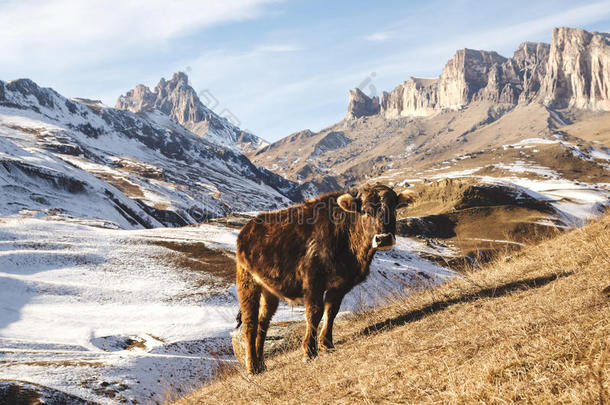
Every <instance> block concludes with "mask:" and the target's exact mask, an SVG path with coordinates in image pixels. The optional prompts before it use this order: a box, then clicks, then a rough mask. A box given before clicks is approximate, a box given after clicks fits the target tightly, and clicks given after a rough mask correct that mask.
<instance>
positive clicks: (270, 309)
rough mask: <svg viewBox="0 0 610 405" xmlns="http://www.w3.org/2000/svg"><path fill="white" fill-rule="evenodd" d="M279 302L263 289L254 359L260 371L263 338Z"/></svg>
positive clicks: (262, 361) (262, 357) (262, 365)
mask: <svg viewBox="0 0 610 405" xmlns="http://www.w3.org/2000/svg"><path fill="white" fill-rule="evenodd" d="M279 302H280V300H279V298H278V297H276V296H275V295H274V294H272V293H271V292H269V290H266V289H264V288H263V291H262V294H261V300H260V309H259V311H258V335H257V337H256V358H257V360H258V365H257V366H258V368H259V370H260V371H263V370H265V368H266V367H265V358H264V355H263V351H264V346H265V338H266V337H267V330H268V329H269V323H270V322H271V317H273V314H275V311H276V310H277V306H278V304H279Z"/></svg>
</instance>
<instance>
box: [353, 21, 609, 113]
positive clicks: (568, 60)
mask: <svg viewBox="0 0 610 405" xmlns="http://www.w3.org/2000/svg"><path fill="white" fill-rule="evenodd" d="M609 41H610V35H609V34H605V33H589V32H587V31H584V30H582V29H571V28H556V29H554V30H553V41H552V44H551V45H549V44H544V43H533V42H524V43H522V44H521V45H520V46H519V48H518V49H517V50H516V51H515V53H514V55H513V57H512V58H505V57H503V56H501V55H499V54H497V53H496V52H489V51H478V50H472V49H462V50H459V51H457V52H456V53H455V55H454V57H453V58H452V59H451V60H449V62H447V64H446V65H445V68H444V69H443V71H442V73H441V74H440V76H439V77H438V78H434V79H420V78H414V77H411V78H410V79H409V80H407V81H406V82H404V83H402V84H401V85H399V86H398V87H396V88H395V89H394V90H392V91H391V92H389V93H387V92H383V93H382V96H381V100H379V101H378V100H377V99H376V98H370V97H367V96H366V95H365V94H364V93H362V92H361V91H360V90H359V89H355V90H352V91H350V103H349V107H348V113H347V117H346V118H348V119H350V118H358V117H362V116H367V115H375V114H380V115H381V116H383V117H385V118H398V117H405V116H410V117H414V116H429V115H432V114H435V113H437V112H439V111H442V110H443V109H460V108H462V107H465V106H467V105H468V104H470V103H472V102H475V101H481V100H484V101H489V102H493V103H498V104H509V105H516V104H529V103H532V102H541V103H544V104H545V105H547V106H549V107H553V108H565V107H569V108H578V109H591V110H605V111H608V110H610V42H609ZM377 111H378V112H377Z"/></svg>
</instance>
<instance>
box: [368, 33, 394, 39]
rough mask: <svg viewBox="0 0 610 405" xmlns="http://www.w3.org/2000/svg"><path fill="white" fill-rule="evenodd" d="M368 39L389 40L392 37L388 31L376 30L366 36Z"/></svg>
mask: <svg viewBox="0 0 610 405" xmlns="http://www.w3.org/2000/svg"><path fill="white" fill-rule="evenodd" d="M364 39H366V40H367V41H387V40H388V39H390V34H389V33H388V32H375V33H372V34H370V35H367V36H365V37H364Z"/></svg>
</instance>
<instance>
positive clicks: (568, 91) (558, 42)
mask: <svg viewBox="0 0 610 405" xmlns="http://www.w3.org/2000/svg"><path fill="white" fill-rule="evenodd" d="M547 71H548V72H547V75H546V76H545V78H544V81H543V83H542V91H541V98H542V100H543V101H544V103H545V104H547V105H550V106H553V107H557V108H562V107H574V108H580V109H592V110H605V111H608V110H610V34H608V33H589V32H587V31H585V30H582V29H570V28H555V29H554V30H553V41H552V43H551V50H550V54H549V58H548V67H547Z"/></svg>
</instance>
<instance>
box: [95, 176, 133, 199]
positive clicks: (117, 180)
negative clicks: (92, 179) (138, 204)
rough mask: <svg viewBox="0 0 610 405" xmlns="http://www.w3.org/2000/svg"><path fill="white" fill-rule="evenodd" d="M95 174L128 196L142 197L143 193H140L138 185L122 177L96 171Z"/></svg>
mask: <svg viewBox="0 0 610 405" xmlns="http://www.w3.org/2000/svg"><path fill="white" fill-rule="evenodd" d="M95 175H96V176H97V177H99V178H100V179H102V180H104V181H105V182H108V183H110V184H112V185H113V186H115V187H116V188H118V189H119V190H121V192H122V193H123V194H125V195H126V196H127V197H129V198H144V193H142V190H141V189H140V187H138V185H137V184H134V183H132V182H131V181H129V180H127V179H125V178H124V177H117V176H113V175H111V174H108V173H96V174H95Z"/></svg>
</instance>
